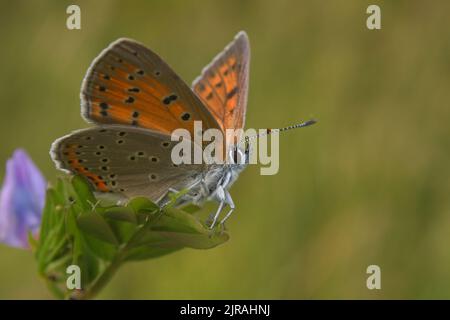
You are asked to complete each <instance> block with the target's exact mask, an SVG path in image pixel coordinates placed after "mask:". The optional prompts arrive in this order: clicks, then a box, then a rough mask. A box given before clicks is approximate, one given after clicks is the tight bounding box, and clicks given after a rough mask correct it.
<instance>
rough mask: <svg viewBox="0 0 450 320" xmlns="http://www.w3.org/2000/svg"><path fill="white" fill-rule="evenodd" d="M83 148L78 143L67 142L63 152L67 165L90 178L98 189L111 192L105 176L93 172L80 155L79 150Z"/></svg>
mask: <svg viewBox="0 0 450 320" xmlns="http://www.w3.org/2000/svg"><path fill="white" fill-rule="evenodd" d="M81 148H82V146H81V145H78V144H67V145H66V146H65V147H64V149H63V152H62V153H63V155H64V156H65V161H66V163H65V165H66V166H67V167H68V168H71V169H72V171H73V172H76V173H78V174H80V175H82V176H85V177H86V178H88V179H89V180H90V181H91V183H92V184H93V185H94V186H95V187H96V189H97V190H99V191H102V192H109V191H110V190H109V189H108V187H107V186H106V183H105V180H104V179H103V177H102V176H99V175H97V174H95V173H93V172H91V170H90V169H89V168H88V167H86V166H85V165H84V164H83V160H82V159H80V157H79V154H80V153H81V151H79V150H80V149H81Z"/></svg>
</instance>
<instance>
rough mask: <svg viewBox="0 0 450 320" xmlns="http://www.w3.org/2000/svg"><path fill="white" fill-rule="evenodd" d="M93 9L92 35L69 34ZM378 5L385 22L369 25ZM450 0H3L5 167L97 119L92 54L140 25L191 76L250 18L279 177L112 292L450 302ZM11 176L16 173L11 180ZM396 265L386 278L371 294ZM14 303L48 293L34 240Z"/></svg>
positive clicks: (261, 111) (4, 267) (239, 195)
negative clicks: (195, 243) (209, 232)
mask: <svg viewBox="0 0 450 320" xmlns="http://www.w3.org/2000/svg"><path fill="white" fill-rule="evenodd" d="M69 4H78V5H80V7H81V12H82V29H81V30H74V31H69V30H67V29H66V25H65V23H66V18H67V14H66V8H67V6H68V5H69ZM369 4H378V5H380V6H381V11H382V29H381V30H379V31H370V30H368V29H367V28H366V18H367V16H368V15H367V14H366V8H367V6H368V5H369ZM449 12H450V2H448V1H433V2H430V1H406V0H405V1H360V0H355V1H348V0H340V1H335V0H327V1H313V0H307V1H286V0H277V1H238V0H236V1H230V0H226V1H212V0H210V1H206V0H203V1H200V0H194V1H182V0H179V1H173V0H170V1H89V2H88V1H56V0H55V1H5V0H2V1H1V10H0V39H1V41H2V46H1V49H0V136H1V148H0V165H1V166H2V167H3V166H4V163H5V161H6V160H7V158H8V157H9V156H10V155H11V154H12V152H13V150H14V149H15V148H17V147H23V148H26V150H27V151H28V152H29V153H30V154H31V156H32V157H33V159H34V160H35V162H36V163H37V165H38V166H39V167H40V168H41V169H42V171H43V172H44V174H45V176H46V177H47V178H48V179H49V180H50V181H55V178H56V176H57V174H58V173H57V171H56V170H55V168H54V166H53V164H52V162H51V160H50V158H49V155H48V150H49V147H50V144H51V143H52V141H53V140H54V139H56V138H58V137H60V136H62V135H64V134H67V133H68V132H70V131H72V130H75V129H78V128H84V127H87V126H88V125H87V124H86V123H85V122H83V120H82V119H81V117H80V107H79V88H80V85H81V80H82V78H83V76H84V73H85V71H86V69H87V67H88V66H89V64H90V62H91V61H92V59H93V58H94V57H95V56H96V55H97V54H98V53H99V52H100V51H101V50H102V49H103V48H104V47H105V46H107V45H108V44H109V43H110V42H111V41H113V40H115V39H116V38H118V37H123V36H126V37H130V38H134V39H136V40H138V41H140V42H143V43H145V44H146V45H148V46H149V47H150V48H152V49H153V50H155V51H156V52H158V53H159V54H160V55H161V56H162V57H164V58H165V59H166V61H167V62H168V63H169V64H170V65H171V66H172V67H173V68H174V69H175V70H176V71H177V72H178V73H179V74H180V75H181V77H182V78H184V79H185V80H186V81H187V82H189V83H190V82H191V80H192V79H194V78H195V77H196V76H197V74H198V73H199V72H200V70H201V68H202V67H203V66H204V65H206V64H207V63H208V62H209V61H210V60H211V58H212V57H213V56H214V55H216V54H217V53H218V52H219V51H220V50H222V49H223V47H224V46H225V45H226V44H227V43H228V42H229V41H231V40H232V38H233V36H234V35H235V33H237V32H238V31H239V30H241V29H242V30H246V31H247V33H248V35H249V38H250V42H251V49H252V61H251V76H250V93H249V105H248V116H247V127H254V128H264V127H279V126H285V125H288V124H291V123H294V122H297V121H298V120H299V119H306V118H309V117H311V116H314V117H316V118H318V119H319V124H318V125H316V126H313V127H311V128H308V129H302V130H299V131H296V132H294V131H293V132H288V133H286V134H284V135H283V136H282V137H280V138H281V139H280V140H281V142H280V144H281V145H280V151H281V154H280V161H281V164H280V171H279V173H278V174H277V175H274V176H261V175H260V174H259V168H258V166H250V168H249V169H247V170H246V171H245V172H244V173H243V174H242V175H241V177H240V179H239V181H238V182H237V183H236V184H235V186H234V187H233V188H232V191H231V193H232V195H233V197H234V200H235V203H236V204H237V210H236V211H235V214H234V215H233V217H232V218H231V219H230V220H229V223H228V229H229V232H230V235H231V239H230V241H228V242H227V243H226V244H224V245H222V246H220V247H217V248H215V249H212V250H207V251H195V250H188V249H186V250H183V251H180V252H177V253H174V254H172V255H169V256H166V257H162V258H159V259H156V260H150V261H146V262H140V263H132V264H128V265H125V266H124V267H123V268H122V269H121V270H120V271H119V273H118V274H117V275H116V277H115V278H114V279H113V281H112V282H111V283H110V285H109V286H108V287H107V288H106V289H105V290H104V291H103V292H102V294H101V295H100V298H114V299H118V298H124V299H130V298H143V299H168V298H174V299H179V298H187V299H197V298H202V299H241V298H242V299H243V298H255V299H272V298H273V299H305V298H306V299H309V298H358V299H360V298H370V299H372V298H374V299H378V298H390V299H391V298H450V246H449V241H450V201H449V196H450V179H449V178H450V177H449V173H450V171H449V170H448V165H449V162H450V140H449V137H450V127H449V120H450V107H449V101H450V41H449V39H450V23H449V20H448V13H449ZM3 177H4V172H3V169H1V173H0V179H3ZM371 264H376V265H379V266H380V267H381V272H382V289H381V290H373V291H370V290H368V289H367V288H366V278H367V274H366V268H367V266H369V265H371ZM0 298H3V299H13V298H26V299H28V298H30V299H31V298H51V296H50V294H49V293H48V292H47V289H46V287H45V285H44V283H43V282H41V280H40V279H39V278H38V277H37V273H36V265H35V263H34V260H33V257H32V256H31V254H30V253H29V252H27V251H22V250H17V249H12V248H8V247H6V246H3V245H1V246H0Z"/></svg>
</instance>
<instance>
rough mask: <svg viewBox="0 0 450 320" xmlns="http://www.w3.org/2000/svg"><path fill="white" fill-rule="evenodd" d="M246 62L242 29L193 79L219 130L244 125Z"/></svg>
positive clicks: (244, 39)
mask: <svg viewBox="0 0 450 320" xmlns="http://www.w3.org/2000/svg"><path fill="white" fill-rule="evenodd" d="M249 64H250V45H249V41H248V37H247V34H246V33H245V32H243V31H241V32H239V33H238V34H237V35H236V37H235V39H234V40H233V41H232V42H231V43H230V44H229V45H228V46H227V47H226V48H225V49H224V50H223V51H222V52H221V53H220V54H219V55H217V56H216V57H215V58H214V59H213V61H212V62H211V63H210V64H209V65H208V66H206V67H205V68H204V69H203V71H202V74H201V75H200V76H199V77H198V78H197V79H195V80H194V82H193V83H192V88H193V90H194V92H195V93H196V94H197V95H198V96H199V97H200V99H201V100H202V101H203V103H204V104H205V105H206V106H207V107H208V109H209V110H210V111H211V113H212V114H213V116H214V117H215V118H216V120H217V122H218V123H219V124H220V125H221V127H222V130H225V129H227V128H232V129H240V128H243V127H244V122H245V112H246V108H247V93H248V80H249V79H248V76H249Z"/></svg>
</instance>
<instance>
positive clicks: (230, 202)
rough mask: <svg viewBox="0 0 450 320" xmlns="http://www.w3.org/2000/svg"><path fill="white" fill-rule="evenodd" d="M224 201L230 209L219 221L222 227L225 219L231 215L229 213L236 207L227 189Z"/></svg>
mask: <svg viewBox="0 0 450 320" xmlns="http://www.w3.org/2000/svg"><path fill="white" fill-rule="evenodd" d="M225 203H226V204H228V205H229V206H230V210H229V211H228V213H227V214H226V215H225V217H223V219H222V220H221V221H220V224H221V225H222V226H223V227H224V223H225V221H226V220H227V219H228V218H229V217H230V216H231V214H232V213H233V211H234V208H236V207H235V205H234V202H233V199H232V198H231V194H230V193H229V192H228V190H226V191H225Z"/></svg>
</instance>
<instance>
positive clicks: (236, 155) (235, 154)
mask: <svg viewBox="0 0 450 320" xmlns="http://www.w3.org/2000/svg"><path fill="white" fill-rule="evenodd" d="M249 158H250V148H249V145H248V144H246V146H245V150H243V149H242V148H240V147H239V146H238V145H234V146H232V147H231V148H230V150H229V151H228V159H230V165H232V166H245V165H247V164H249Z"/></svg>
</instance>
